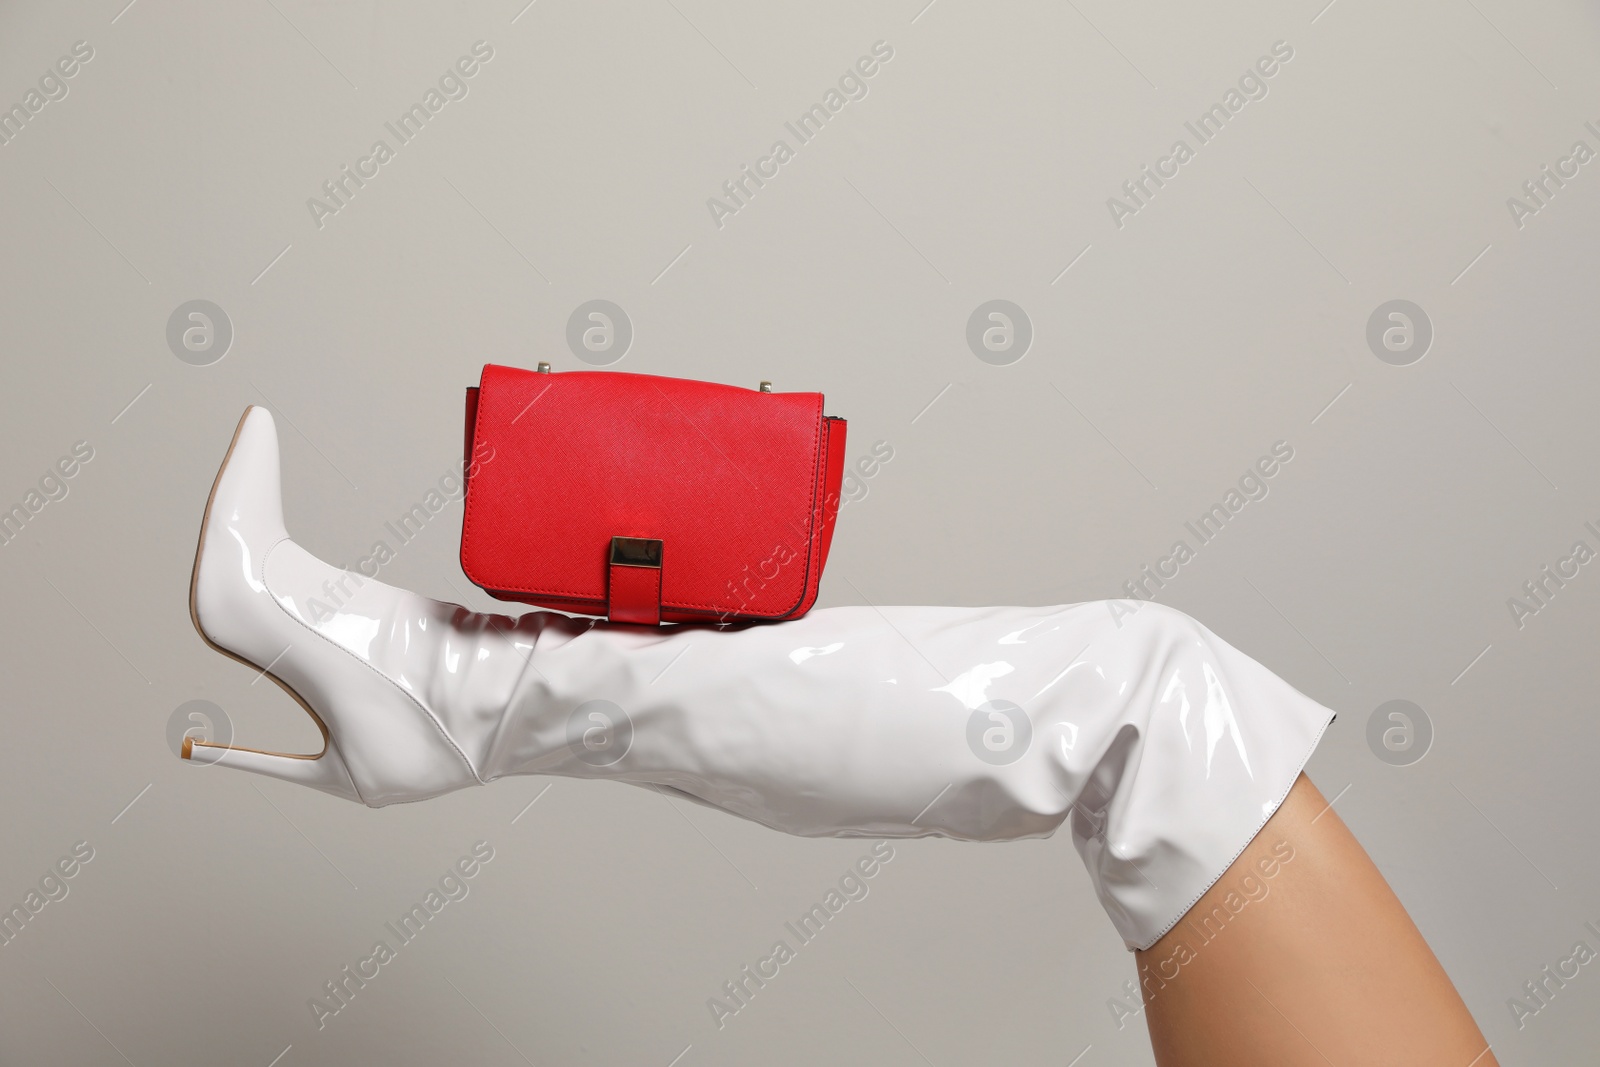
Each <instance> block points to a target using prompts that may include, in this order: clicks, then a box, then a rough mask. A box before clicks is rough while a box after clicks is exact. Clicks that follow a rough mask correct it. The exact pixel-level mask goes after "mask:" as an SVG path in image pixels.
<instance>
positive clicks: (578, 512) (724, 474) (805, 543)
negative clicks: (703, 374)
mask: <svg viewBox="0 0 1600 1067" xmlns="http://www.w3.org/2000/svg"><path fill="white" fill-rule="evenodd" d="M767 390H768V387H767V384H766V383H765V382H763V383H762V388H761V389H760V390H755V389H742V388H738V387H735V386H730V385H717V384H714V383H711V382H696V381H688V380H685V379H681V378H662V377H656V376H654V375H649V374H626V373H618V372H616V371H568V372H563V373H558V374H553V373H550V371H549V364H545V363H541V364H540V365H539V370H538V371H528V370H521V369H518V368H514V367H499V366H495V365H493V364H490V365H487V366H485V367H484V368H483V377H482V378H481V379H480V381H479V383H478V387H477V388H476V389H468V390H467V433H466V455H467V462H466V483H467V500H466V514H465V516H464V518H463V520H462V527H461V569H462V570H463V571H465V572H466V575H467V577H468V578H470V579H471V580H472V581H473V583H474V584H476V585H477V586H479V587H480V588H482V589H483V590H484V591H486V592H487V593H489V594H490V595H491V596H495V597H498V598H500V599H502V600H516V601H521V602H523V603H528V604H537V605H539V606H541V607H547V608H555V609H557V610H559V611H566V612H573V613H577V614H584V615H604V616H606V617H608V618H610V619H611V620H612V621H615V622H630V623H644V624H650V625H654V624H656V623H659V622H708V621H710V622H723V621H730V620H735V619H768V620H771V619H790V618H794V617H796V616H799V615H803V614H805V612H806V611H808V610H810V608H811V605H812V603H813V602H814V601H815V600H816V598H817V585H818V582H819V581H820V579H821V578H822V567H823V564H825V563H826V562H827V560H828V546H829V543H830V542H831V541H832V539H833V524H834V520H835V519H836V518H837V516H838V511H839V484H840V479H841V477H842V475H843V471H844V440H845V420H843V419H840V418H835V417H832V416H828V415H824V414H823V411H822V394H821V393H773V392H769V391H767Z"/></svg>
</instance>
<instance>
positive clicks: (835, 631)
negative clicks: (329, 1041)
mask: <svg viewBox="0 0 1600 1067" xmlns="http://www.w3.org/2000/svg"><path fill="white" fill-rule="evenodd" d="M195 605H196V618H197V622H198V623H199V624H200V626H201V628H202V632H203V633H204V634H206V635H207V637H208V638H209V639H210V640H211V641H213V642H215V643H216V644H218V645H220V646H222V647H223V648H224V649H226V650H227V651H229V652H231V653H233V654H235V655H237V656H238V657H239V658H242V659H244V660H246V661H248V662H250V663H254V664H256V665H257V666H258V667H266V666H268V664H269V663H270V664H271V673H272V674H273V675H275V676H276V677H278V678H279V679H281V680H282V681H283V683H284V684H285V685H287V686H288V687H289V688H291V689H292V690H293V691H294V692H296V693H297V694H298V695H299V696H300V697H301V698H302V699H303V700H304V702H305V703H306V704H307V705H308V706H309V707H310V708H311V709H313V710H314V712H315V714H316V715H317V716H318V717H320V719H321V720H322V721H323V722H325V723H326V726H327V732H328V734H329V736H330V740H329V744H328V749H327V752H326V753H325V754H324V755H323V757H322V758H321V759H318V760H305V759H298V760H297V759H291V758H287V757H281V756H272V755H268V754H260V753H257V754H249V753H245V752H242V751H241V750H237V749H234V750H229V751H227V752H226V753H225V754H224V755H223V758H222V760H221V762H222V763H224V764H228V765H234V766H238V767H241V768H243V769H246V770H253V771H257V772H259V773H265V774H270V775H274V776H276V777H281V778H287V779H289V780H292V781H300V782H303V783H304V784H308V785H312V786H314V787H316V788H321V789H324V790H326V791H328V792H332V793H334V794H336V795H340V796H344V797H347V798H348V799H354V800H359V801H362V802H364V803H366V804H370V805H374V806H379V805H384V804H392V803H397V802H402V801H410V800H420V799H424V798H426V797H430V796H436V795H438V794H440V793H444V792H448V791H450V790H453V789H458V788H461V787H464V786H468V785H475V784H479V783H484V782H489V781H493V780H494V779H496V778H500V777H503V776H505V775H512V774H554V775H566V776H572V777H583V778H612V779H618V780H622V781H629V782H635V783H639V784H646V785H653V786H660V787H664V788H668V789H671V790H676V791H681V792H683V793H686V794H689V795H690V796H693V797H695V798H698V799H701V800H703V801H706V802H708V803H710V804H713V805H715V806H717V807H719V808H722V809H723V810H725V811H729V812H732V813H734V814H736V815H741V816H743V817H745V818H748V819H753V820H755V821H757V822H760V823H763V824H765V825H767V826H770V827H773V828H775V829H778V830H782V831H785V832H788V833H792V834H801V835H806V836H874V837H921V836H929V835H938V836H945V837H952V838H959V839H964V840H983V841H992V840H1007V839H1016V838H1027V837H1042V836H1047V835H1050V834H1052V833H1053V832H1054V831H1055V830H1056V829H1057V828H1058V827H1059V826H1060V825H1061V824H1062V823H1063V822H1064V821H1067V820H1068V818H1069V816H1070V820H1071V834H1072V839H1073V843H1074V845H1075V846H1076V847H1077V849H1078V851H1079V853H1080V854H1081V856H1082V857H1083V860H1084V863H1085V865H1086V866H1087V868H1088V870H1089V873H1090V877H1091V878H1092V879H1093V882H1094V885H1095V888H1096V890H1097V892H1098V894H1099V896H1100V900H1101V902H1102V903H1103V905H1104V906H1105V909H1106V911H1107V913H1108V914H1109V915H1110V917H1111V919H1112V922H1113V923H1114V924H1115V925H1116V927H1117V930H1118V932H1119V933H1120V934H1121V935H1122V937H1123V939H1124V941H1125V942H1126V943H1127V944H1128V945H1129V946H1130V947H1136V948H1142V947H1147V946H1148V945H1150V944H1152V943H1153V942H1154V941H1155V940H1156V939H1157V938H1159V936H1160V935H1161V934H1162V933H1164V932H1165V931H1166V930H1167V929H1168V928H1170V927H1171V926H1172V925H1173V924H1174V923H1175V922H1176V921H1177V920H1178V919H1179V918H1181V916H1182V915H1183V914H1184V912H1186V911H1187V910H1188V908H1189V906H1190V905H1191V904H1193V902H1194V901H1195V900H1196V899H1198V898H1199V896H1200V895H1201V894H1202V893H1203V892H1204V891H1205V889H1206V888H1208V887H1209V886H1210V885H1211V884H1212V883H1213V882H1214V881H1215V880H1216V879H1217V878H1218V877H1219V876H1220V875H1221V874H1222V872H1223V871H1224V870H1226V868H1227V867H1228V866H1229V864H1230V863H1232V861H1233V860H1234V858H1236V857H1237V856H1238V854H1239V853H1240V852H1241V851H1242V850H1243V849H1244V847H1245V845H1246V844H1248V843H1249V841H1250V839H1251V838H1252V837H1254V836H1255V834H1256V832H1257V831H1258V830H1259V829H1260V828H1261V826H1262V825H1263V824H1264V823H1265V822H1266V820H1267V819H1268V818H1269V817H1270V816H1271V815H1272V813H1273V812H1274V811H1276V810H1277V808H1278V806H1279V805H1280V804H1281V803H1282V801H1283V799H1284V797H1285V796H1286V795H1287V793H1288V791H1289V788H1290V786H1291V785H1292V784H1293V783H1294V781H1295V779H1296V777H1297V776H1298V774H1299V772H1300V769H1301V768H1302V766H1303V765H1304V763H1305V761H1306V759H1307V758H1308V757H1309V756H1310V754H1311V751H1312V750H1313V749H1314V748H1315V746H1316V743H1317V741H1318V739H1319V738H1320V737H1321V734H1322V731H1323V730H1324V729H1325V728H1326V726H1327V725H1328V723H1329V722H1330V721H1331V719H1332V713H1331V712H1330V711H1328V710H1327V709H1326V708H1324V707H1322V706H1320V705H1318V704H1316V703H1315V702H1313V701H1311V700H1310V699H1309V698H1307V697H1305V696H1303V695H1302V694H1300V693H1299V692H1297V691H1296V690H1294V689H1293V688H1292V687H1290V686H1289V685H1288V684H1287V683H1286V682H1284V681H1283V680H1282V679H1280V678H1278V677H1277V676H1276V675H1275V674H1273V673H1272V672H1270V671H1268V670H1267V669H1266V668H1264V667H1262V666H1261V665H1260V664H1259V663H1257V662H1256V661H1254V660H1253V659H1251V658H1249V657H1248V656H1245V655H1244V654H1243V653H1240V652H1238V651H1237V650H1235V649H1234V648H1233V647H1232V646H1230V645H1228V644H1227V643H1226V642H1224V641H1222V640H1221V639H1220V638H1218V637H1216V636H1215V635H1214V634H1212V633H1211V632H1210V631H1209V630H1207V629H1206V628H1205V627H1204V626H1202V625H1201V624H1200V623H1198V622H1196V621H1195V620H1193V619H1191V618H1189V617H1188V616H1186V615H1184V614H1182V613H1181V612H1178V611H1175V610H1173V609H1171V608H1167V607H1163V606H1161V605H1158V604H1153V603H1142V602H1138V601H1099V602H1092V603H1084V604H1072V605H1065V606H1057V607H987V608H970V607H884V608H874V607H838V608H827V609H821V610H816V611H813V612H811V613H810V614H809V615H807V616H805V617H803V618H800V619H796V620H793V621H789V622H784V623H778V624H746V625H743V626H738V627H729V628H726V629H715V628H711V627H696V626H676V627H672V626H669V627H660V628H657V627H638V626H623V625H614V624H610V623H606V622H596V621H593V620H589V619H577V618H570V617H567V616H564V615H560V614H557V613H553V612H543V611H535V612H530V613H528V614H524V615H522V616H520V617H518V618H510V617H507V616H501V615H486V614H482V613H477V612H471V611H468V610H467V609H465V608H462V607H458V606H455V605H451V604H445V603H441V602H439V601H435V600H429V599H427V598H425V597H421V596H417V595H416V594H413V593H409V592H406V591H404V590H400V589H395V588H393V587H391V586H387V585H383V584H382V583H380V582H377V581H376V580H373V579H370V578H366V577H363V576H361V575H358V574H355V573H353V572H342V571H339V570H338V569H336V568H333V567H330V566H328V565H326V564H324V563H322V562H321V561H319V560H317V559H315V558H314V557H312V556H311V555H310V554H309V553H307V552H305V551H304V550H303V549H301V548H300V547H299V546H298V545H296V544H295V543H294V542H293V541H292V540H289V538H288V536H287V534H286V532H285V531H284V529H283V521H282V512H281V505H280V503H279V488H278V454H277V439H276V434H275V431H274V428H273V424H272V420H271V417H270V415H268V414H267V412H266V411H265V410H263V409H260V408H254V409H251V410H250V411H249V412H247V413H246V417H245V419H244V422H243V423H242V424H241V427H240V432H239V435H238V437H237V438H236V442H235V445H234V448H233V451H232V454H231V456H230V458H229V460H228V462H227V463H226V465H225V467H224V470H223V472H222V473H221V474H220V475H219V478H218V484H217V488H216V490H215V491H214V496H213V501H212V505H211V509H210V516H209V521H208V524H207V528H206V532H205V535H204V537H203V540H202V555H201V561H200V563H199V565H198V566H197V569H196V580H195ZM1003 702H1010V703H1009V704H1006V703H1003ZM1013 707H1014V708H1015V709H1018V710H1011V711H1010V714H1009V716H1008V715H1007V713H1006V712H1007V710H1008V709H1011V708H1013ZM596 716H599V717H598V718H597V717H596ZM1030 732H1031V737H1027V738H1026V739H1024V735H1025V734H1028V733H1030ZM330 758H331V761H332V762H331V763H329V761H330ZM325 763H327V764H328V765H327V766H326V767H324V766H322V765H324V764H325Z"/></svg>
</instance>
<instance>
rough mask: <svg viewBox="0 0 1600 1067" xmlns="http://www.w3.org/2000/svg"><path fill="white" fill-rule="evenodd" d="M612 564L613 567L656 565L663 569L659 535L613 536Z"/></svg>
mask: <svg viewBox="0 0 1600 1067" xmlns="http://www.w3.org/2000/svg"><path fill="white" fill-rule="evenodd" d="M611 565H612V566H613V567H654V568H656V569H657V570H660V569H661V539H660V538H659V537H613V538H612V539H611Z"/></svg>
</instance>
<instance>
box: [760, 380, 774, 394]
mask: <svg viewBox="0 0 1600 1067" xmlns="http://www.w3.org/2000/svg"><path fill="white" fill-rule="evenodd" d="M761 391H762V392H763V393H770V392H772V383H771V382H762V383H761Z"/></svg>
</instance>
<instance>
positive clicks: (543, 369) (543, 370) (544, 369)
mask: <svg viewBox="0 0 1600 1067" xmlns="http://www.w3.org/2000/svg"><path fill="white" fill-rule="evenodd" d="M538 370H539V373H540V374H549V373H550V364H548V363H546V362H545V361H544V360H542V359H541V360H540V361H539V368H538Z"/></svg>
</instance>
